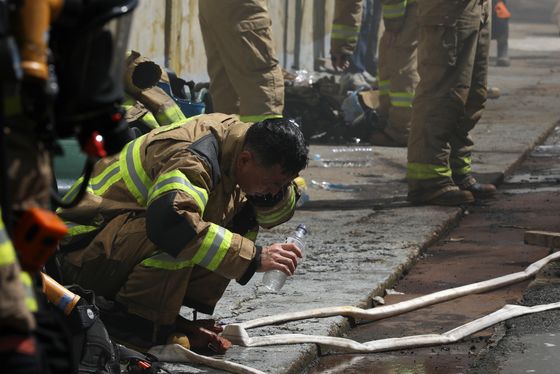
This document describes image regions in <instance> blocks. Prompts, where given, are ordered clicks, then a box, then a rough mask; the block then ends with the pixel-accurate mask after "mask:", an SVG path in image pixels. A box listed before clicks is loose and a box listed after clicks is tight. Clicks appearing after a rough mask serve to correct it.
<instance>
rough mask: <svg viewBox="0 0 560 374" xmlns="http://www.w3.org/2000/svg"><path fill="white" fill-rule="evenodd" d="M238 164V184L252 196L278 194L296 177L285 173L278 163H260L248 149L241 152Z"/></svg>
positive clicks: (236, 174)
mask: <svg viewBox="0 0 560 374" xmlns="http://www.w3.org/2000/svg"><path fill="white" fill-rule="evenodd" d="M236 166H237V167H236V173H235V176H236V181H237V184H238V185H239V187H241V190H242V191H243V192H245V193H246V194H247V195H250V196H263V195H268V194H272V195H276V194H277V193H278V192H280V190H281V189H282V187H284V186H286V185H287V184H288V183H290V182H291V181H292V180H293V179H294V178H295V177H296V176H294V175H285V174H284V173H283V172H282V167H281V166H280V165H278V164H277V165H274V166H272V167H265V166H262V165H260V164H259V163H258V161H257V160H256V159H255V157H254V155H253V153H252V152H250V151H246V150H245V151H243V152H241V153H240V154H239V156H238V158H237V164H236Z"/></svg>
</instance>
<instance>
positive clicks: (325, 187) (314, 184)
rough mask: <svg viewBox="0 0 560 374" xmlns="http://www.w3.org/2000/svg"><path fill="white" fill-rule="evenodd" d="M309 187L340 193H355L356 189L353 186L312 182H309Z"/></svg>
mask: <svg viewBox="0 0 560 374" xmlns="http://www.w3.org/2000/svg"><path fill="white" fill-rule="evenodd" d="M311 187H314V188H318V189H321V190H327V191H342V192H353V191H356V189H355V188H354V187H353V186H350V185H347V184H340V183H330V182H325V181H322V182H317V181H314V180H311Z"/></svg>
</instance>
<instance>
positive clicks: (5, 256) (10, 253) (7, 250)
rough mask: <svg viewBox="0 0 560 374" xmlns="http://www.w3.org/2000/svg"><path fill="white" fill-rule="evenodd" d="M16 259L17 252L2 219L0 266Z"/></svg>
mask: <svg viewBox="0 0 560 374" xmlns="http://www.w3.org/2000/svg"><path fill="white" fill-rule="evenodd" d="M15 261H16V252H15V250H14V247H13V245H12V242H11V241H10V238H8V234H6V230H4V224H3V223H2V220H1V219H0V266H2V265H9V264H13V263H14V262H15Z"/></svg>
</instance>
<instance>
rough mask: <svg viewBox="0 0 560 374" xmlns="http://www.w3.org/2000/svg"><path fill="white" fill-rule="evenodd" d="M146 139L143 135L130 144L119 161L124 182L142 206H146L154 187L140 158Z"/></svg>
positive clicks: (122, 152)
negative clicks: (151, 188)
mask: <svg viewBox="0 0 560 374" xmlns="http://www.w3.org/2000/svg"><path fill="white" fill-rule="evenodd" d="M145 137H146V135H142V136H141V137H139V138H138V139H136V140H133V141H131V142H129V143H128V144H127V145H126V146H125V147H124V149H123V150H122V151H121V154H120V159H119V162H120V168H121V174H122V178H123V181H124V183H125V184H126V187H127V188H128V190H129V192H130V193H131V194H132V196H134V198H136V201H138V204H140V205H141V206H146V202H147V200H148V191H149V189H150V187H151V185H152V182H151V181H150V178H149V177H148V174H146V172H145V171H144V168H143V167H142V160H141V157H140V147H141V145H142V142H143V141H144V139H145Z"/></svg>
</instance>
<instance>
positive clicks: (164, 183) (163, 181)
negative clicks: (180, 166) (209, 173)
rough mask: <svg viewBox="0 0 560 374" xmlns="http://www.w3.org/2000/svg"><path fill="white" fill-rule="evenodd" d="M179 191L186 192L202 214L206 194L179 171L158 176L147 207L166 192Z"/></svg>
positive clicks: (206, 199)
mask: <svg viewBox="0 0 560 374" xmlns="http://www.w3.org/2000/svg"><path fill="white" fill-rule="evenodd" d="M172 190H180V191H184V192H186V193H187V194H188V195H189V196H190V197H192V198H193V199H194V201H196V204H197V205H198V207H199V208H200V212H201V214H202V213H204V209H205V208H206V203H208V192H206V190H205V189H204V188H200V187H198V186H195V185H194V184H192V183H191V182H190V181H189V178H187V177H186V176H185V174H183V173H182V172H181V171H179V170H173V171H170V172H168V173H165V174H162V175H160V176H159V177H158V178H157V179H156V181H155V183H154V185H153V186H152V188H151V190H150V194H149V199H148V205H150V204H151V203H152V201H154V200H155V199H157V198H158V197H159V196H160V195H162V194H163V193H165V192H167V191H172Z"/></svg>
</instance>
